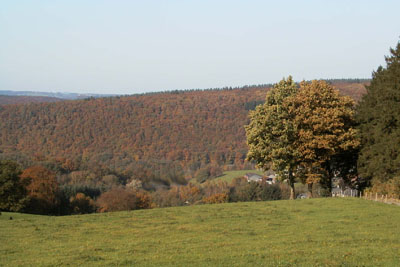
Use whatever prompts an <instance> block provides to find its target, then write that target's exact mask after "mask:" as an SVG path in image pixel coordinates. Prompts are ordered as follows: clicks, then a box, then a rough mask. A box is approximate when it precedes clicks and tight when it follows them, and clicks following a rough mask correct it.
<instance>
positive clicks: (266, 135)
mask: <svg viewBox="0 0 400 267" xmlns="http://www.w3.org/2000/svg"><path fill="white" fill-rule="evenodd" d="M296 92H297V86H296V84H295V83H294V81H293V79H292V77H288V79H287V80H285V79H283V80H282V81H280V82H279V83H277V84H276V85H274V87H273V88H272V89H271V90H270V91H269V92H268V93H267V96H266V100H265V103H264V104H263V105H259V106H258V107H257V108H256V110H254V111H251V112H250V123H249V125H247V126H246V127H245V128H246V134H247V144H248V146H249V152H248V155H247V158H248V159H249V160H255V161H256V163H257V165H258V166H259V167H261V168H263V169H264V170H267V169H268V168H269V167H270V164H271V167H272V169H274V170H275V171H276V172H278V173H279V174H280V176H281V177H282V176H284V177H286V178H288V179H289V184H290V186H291V189H292V193H291V198H294V197H295V192H294V177H293V175H292V174H293V171H294V169H295V167H296V165H298V163H297V161H298V158H299V157H298V155H297V150H296V148H295V147H294V144H295V138H296V133H295V129H294V125H293V119H292V117H293V114H292V113H290V112H289V110H288V105H287V104H286V101H285V100H286V99H287V98H288V97H290V96H293V95H295V94H296Z"/></svg>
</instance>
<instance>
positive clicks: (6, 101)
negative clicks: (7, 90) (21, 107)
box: [0, 95, 63, 105]
mask: <svg viewBox="0 0 400 267" xmlns="http://www.w3.org/2000/svg"><path fill="white" fill-rule="evenodd" d="M62 100H63V99H60V98H56V97H48V96H11V95H0V105H10V104H27V103H42V102H59V101H62Z"/></svg>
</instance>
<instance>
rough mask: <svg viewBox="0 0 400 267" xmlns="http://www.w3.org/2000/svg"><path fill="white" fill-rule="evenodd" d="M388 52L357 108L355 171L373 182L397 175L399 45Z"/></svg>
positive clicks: (399, 164)
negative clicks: (357, 150)
mask: <svg viewBox="0 0 400 267" xmlns="http://www.w3.org/2000/svg"><path fill="white" fill-rule="evenodd" d="M390 53H391V55H390V56H388V57H386V58H385V60H386V67H385V68H384V67H382V66H380V67H379V68H378V69H377V70H376V72H374V73H373V75H372V81H371V84H370V86H367V94H365V95H364V96H363V98H362V100H361V101H360V103H359V105H358V107H357V120H358V122H359V125H360V126H359V130H360V136H361V142H362V148H361V152H360V157H359V160H358V169H359V173H360V175H361V176H363V177H365V178H367V179H372V182H374V181H379V182H386V181H388V180H390V179H392V178H393V177H396V176H400V43H398V44H397V47H396V48H395V49H390Z"/></svg>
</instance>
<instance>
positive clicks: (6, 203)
mask: <svg viewBox="0 0 400 267" xmlns="http://www.w3.org/2000/svg"><path fill="white" fill-rule="evenodd" d="M20 174H21V171H20V168H19V166H18V164H17V163H15V162H12V161H6V160H4V161H0V210H5V211H21V210H22V209H23V208H24V207H25V205H26V204H27V201H28V197H27V194H26V189H25V186H24V184H23V181H22V180H21V179H20V177H19V176H20Z"/></svg>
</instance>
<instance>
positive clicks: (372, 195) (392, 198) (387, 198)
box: [332, 189, 400, 205]
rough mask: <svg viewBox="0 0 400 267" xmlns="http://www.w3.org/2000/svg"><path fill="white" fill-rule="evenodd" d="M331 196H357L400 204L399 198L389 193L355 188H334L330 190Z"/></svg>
mask: <svg viewBox="0 0 400 267" xmlns="http://www.w3.org/2000/svg"><path fill="white" fill-rule="evenodd" d="M332 197H358V198H363V199H365V200H373V201H379V202H383V203H387V204H395V205H400V199H399V198H397V197H396V196H394V195H389V194H386V195H384V194H378V193H372V192H364V193H363V192H361V191H359V190H356V189H346V190H334V191H332Z"/></svg>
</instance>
